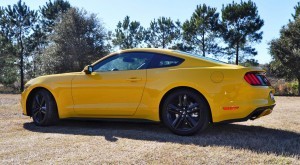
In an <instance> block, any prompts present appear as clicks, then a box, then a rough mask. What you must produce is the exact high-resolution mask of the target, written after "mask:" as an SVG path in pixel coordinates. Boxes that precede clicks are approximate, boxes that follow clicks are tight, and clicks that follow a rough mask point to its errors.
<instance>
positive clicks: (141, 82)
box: [21, 49, 275, 135]
mask: <svg viewBox="0 0 300 165" xmlns="http://www.w3.org/2000/svg"><path fill="white" fill-rule="evenodd" d="M273 94H274V89H273V88H272V87H271V85H270V82H269V81H268V80H267V78H266V76H265V74H264V71H263V70H262V69H260V68H247V67H243V66H238V65H231V64H226V63H223V62H219V61H216V60H213V59H210V58H205V57H202V56H197V55H193V54H189V53H185V52H180V51H175V50H165V49H130V50H123V51H119V52H116V53H112V54H110V55H108V56H105V57H103V58H102V59H100V60H98V61H96V62H95V63H93V64H91V65H88V66H86V67H85V68H84V70H83V71H82V72H74V73H65V74H56V75H47V76H41V77H38V78H35V79H32V80H30V81H29V82H27V83H26V85H25V90H24V91H23V93H22V100H21V103H22V108H23V114H25V115H28V116H31V117H32V118H33V121H34V123H35V124H36V125H38V126H47V125H51V124H55V123H56V122H57V121H58V120H59V119H63V118H126V119H147V120H152V121H162V122H163V123H164V124H165V126H166V127H167V128H169V129H170V130H171V131H172V132H174V133H176V134H179V135H190V134H194V133H196V132H197V131H200V130H204V129H205V128H206V127H207V126H208V124H209V123H218V122H234V121H245V120H248V119H256V118H259V117H261V116H265V115H268V114H270V113H271V112H272V109H273V107H274V106H275V100H274V96H273Z"/></svg>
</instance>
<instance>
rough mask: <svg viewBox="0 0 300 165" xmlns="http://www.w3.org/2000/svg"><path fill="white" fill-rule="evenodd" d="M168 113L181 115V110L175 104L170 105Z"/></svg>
mask: <svg viewBox="0 0 300 165" xmlns="http://www.w3.org/2000/svg"><path fill="white" fill-rule="evenodd" d="M168 111H169V112H171V113H175V114H179V113H180V109H179V108H178V107H176V106H175V105H173V104H169V105H168Z"/></svg>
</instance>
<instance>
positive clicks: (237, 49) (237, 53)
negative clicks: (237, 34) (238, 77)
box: [235, 43, 239, 65]
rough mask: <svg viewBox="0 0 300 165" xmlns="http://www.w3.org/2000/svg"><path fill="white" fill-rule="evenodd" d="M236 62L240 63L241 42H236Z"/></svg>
mask: <svg viewBox="0 0 300 165" xmlns="http://www.w3.org/2000/svg"><path fill="white" fill-rule="evenodd" d="M235 64H236V65H238V64H239V43H237V44H236V50H235Z"/></svg>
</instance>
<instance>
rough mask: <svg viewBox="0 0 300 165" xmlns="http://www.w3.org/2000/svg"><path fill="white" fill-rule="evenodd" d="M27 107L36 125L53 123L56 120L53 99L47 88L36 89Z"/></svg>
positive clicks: (56, 114) (55, 108)
mask: <svg viewBox="0 0 300 165" xmlns="http://www.w3.org/2000/svg"><path fill="white" fill-rule="evenodd" d="M29 107H30V111H31V115H32V119H33V122H34V124H35V125H37V126H48V125H53V124H55V123H56V122H57V121H58V113H57V107H56V103H55V100H54V98H53V97H52V95H51V93H49V92H48V91H47V90H44V89H40V90H38V91H36V92H35V93H34V95H33V96H32V97H31V102H30V106H29Z"/></svg>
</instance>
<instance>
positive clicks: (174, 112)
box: [162, 89, 209, 135]
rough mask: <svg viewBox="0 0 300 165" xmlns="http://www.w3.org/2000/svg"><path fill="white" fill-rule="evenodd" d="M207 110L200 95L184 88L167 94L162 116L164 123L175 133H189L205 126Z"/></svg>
mask: <svg viewBox="0 0 300 165" xmlns="http://www.w3.org/2000/svg"><path fill="white" fill-rule="evenodd" d="M208 112H209V108H208V105H207V103H206V101H205V100H204V99H203V97H202V96H201V95H199V94H198V93H196V92H195V91H193V90H189V89H184V90H177V91H174V92H173V93H171V94H170V95H169V96H167V98H166V100H165V102H164V105H163V112H162V118H163V122H164V124H165V125H166V126H167V127H168V128H169V129H170V130H171V131H172V132H174V133H175V134H178V135H191V134H194V133H196V132H198V131H200V130H204V129H205V128H206V127H207V125H208V123H209V116H208Z"/></svg>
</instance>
